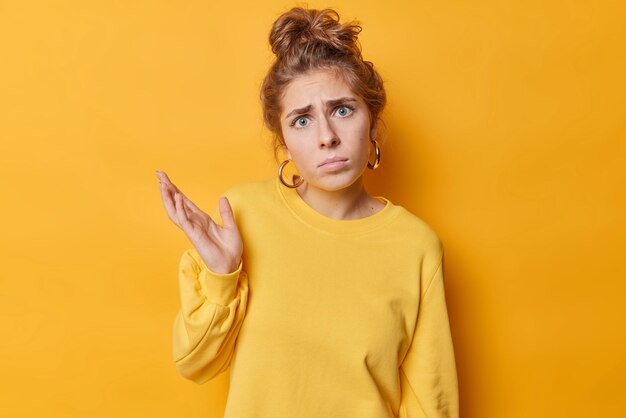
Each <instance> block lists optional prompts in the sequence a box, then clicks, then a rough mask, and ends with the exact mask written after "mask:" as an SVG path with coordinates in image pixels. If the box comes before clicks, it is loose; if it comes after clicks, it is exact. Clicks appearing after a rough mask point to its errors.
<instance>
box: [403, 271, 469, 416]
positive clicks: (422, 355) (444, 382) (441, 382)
mask: <svg viewBox="0 0 626 418" xmlns="http://www.w3.org/2000/svg"><path fill="white" fill-rule="evenodd" d="M400 383H401V390H402V397H401V402H400V409H399V418H444V417H446V418H458V416H459V399H458V397H459V395H458V382H457V373H456V364H455V358H454V348H453V345H452V336H451V332H450V324H449V320H448V311H447V307H446V300H445V291H444V280H443V263H440V264H439V267H438V268H437V271H436V272H435V273H434V276H433V278H432V280H431V281H430V283H429V285H428V287H427V289H426V291H425V293H424V295H423V297H422V301H421V303H420V307H419V313H418V318H417V324H416V328H415V333H414V335H413V342H412V344H411V347H410V348H409V350H408V352H407V354H406V356H405V357H404V360H403V361H402V365H401V367H400Z"/></svg>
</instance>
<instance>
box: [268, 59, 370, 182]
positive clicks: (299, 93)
mask: <svg viewBox="0 0 626 418" xmlns="http://www.w3.org/2000/svg"><path fill="white" fill-rule="evenodd" d="M281 104H282V113H281V115H280V124H281V127H282V133H283V138H284V140H285V145H286V148H287V149H286V153H287V157H288V158H290V159H291V160H292V161H293V162H294V164H295V165H296V169H297V170H298V174H300V175H301V176H302V177H303V178H304V180H305V181H306V182H307V183H308V187H315V188H318V189H323V190H327V191H335V190H340V189H344V188H346V187H349V186H350V185H352V184H353V183H354V182H355V181H356V180H358V179H360V177H361V175H362V174H363V170H365V167H366V165H367V160H368V157H369V147H370V145H369V144H370V143H369V140H370V138H373V135H374V132H370V117H369V112H368V108H367V105H366V104H365V102H364V101H363V99H361V98H360V97H359V96H357V95H356V94H354V93H353V92H352V91H351V90H350V88H349V87H348V85H347V84H346V83H345V82H344V81H343V79H342V78H341V77H340V76H339V75H336V74H335V73H333V72H332V71H329V70H317V71H313V72H310V73H307V74H304V75H301V76H299V77H297V78H295V79H294V80H293V81H292V82H291V83H290V84H289V85H288V86H287V87H286V89H285V91H284V95H283V98H282V103H281ZM328 159H333V160H337V161H334V162H328V163H325V162H326V161H327V160H328Z"/></svg>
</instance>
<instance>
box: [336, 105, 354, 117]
mask: <svg viewBox="0 0 626 418" xmlns="http://www.w3.org/2000/svg"><path fill="white" fill-rule="evenodd" d="M342 110H343V112H342ZM353 110H354V108H353V107H351V106H348V105H341V106H339V107H338V108H337V114H338V115H339V116H341V117H346V116H348V115H349V114H351V113H352V111H353Z"/></svg>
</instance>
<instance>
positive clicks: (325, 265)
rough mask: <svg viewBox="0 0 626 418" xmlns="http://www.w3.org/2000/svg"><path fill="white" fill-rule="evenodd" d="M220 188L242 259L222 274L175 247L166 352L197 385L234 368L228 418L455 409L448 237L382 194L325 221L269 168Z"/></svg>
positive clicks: (381, 417) (437, 413)
mask: <svg viewBox="0 0 626 418" xmlns="http://www.w3.org/2000/svg"><path fill="white" fill-rule="evenodd" d="M224 195H225V196H227V197H228V199H229V202H230V204H231V206H232V208H233V213H234V215H235V221H236V222H237V225H238V227H239V230H240V232H241V235H242V239H243V248H244V252H243V256H242V262H241V264H240V265H239V268H238V269H237V271H235V272H233V273H228V274H218V273H215V272H212V271H210V270H209V269H208V268H207V266H206V265H205V264H204V261H203V260H202V259H201V258H200V256H199V255H198V253H197V251H196V250H195V249H194V248H193V247H192V248H190V249H188V250H186V251H185V252H184V253H183V255H182V258H181V260H180V266H179V271H178V274H179V285H180V303H181V309H180V311H179V312H178V314H177V316H176V318H175V321H174V327H173V357H174V361H175V364H176V368H177V370H178V371H179V373H180V374H181V375H182V376H184V377H185V378H187V379H190V380H192V381H194V382H197V383H205V382H206V381H208V380H209V379H212V378H214V377H215V376H217V375H218V374H220V373H222V372H224V371H226V370H227V369H230V376H229V377H230V388H229V392H228V399H227V403H226V410H225V414H224V417H225V418H251V417H260V418H308V417H311V418H328V417H337V418H387V417H400V418H418V417H419V418H423V417H428V418H435V417H455V418H456V417H458V414H459V405H458V386H457V374H456V367H455V358H454V349H453V345H452V338H451V333H450V327H449V321H448V313H447V308H446V301H445V294H444V279H443V264H442V256H443V252H442V251H443V249H442V245H441V242H440V240H439V238H438V236H437V235H436V233H435V232H434V231H433V230H432V229H431V228H430V227H429V226H428V225H427V224H426V223H425V222H424V221H422V220H421V219H419V218H418V217H416V216H415V215H413V214H411V213H410V212H408V211H407V210H406V209H404V208H403V207H402V206H398V205H394V204H393V203H391V201H389V200H388V199H385V198H383V197H378V199H379V200H381V201H382V202H384V203H385V204H386V206H385V207H384V208H383V209H382V210H381V211H379V212H377V213H375V214H374V215H372V216H369V217H366V218H361V219H355V220H336V219H331V218H328V217H326V216H324V215H322V214H320V213H319V212H317V211H316V210H314V209H313V208H311V207H310V206H308V204H306V202H304V200H302V198H301V197H300V195H299V194H298V193H297V191H296V190H295V189H288V188H286V187H285V186H283V185H281V184H280V182H279V181H278V179H277V178H272V179H269V180H261V181H256V182H250V183H245V184H240V185H237V186H234V187H232V188H230V189H229V190H228V191H227V192H226V193H224ZM213 216H216V217H214V219H215V220H216V222H218V223H220V224H221V217H220V216H219V211H218V210H217V209H215V210H214V214H213Z"/></svg>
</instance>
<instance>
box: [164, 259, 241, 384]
mask: <svg viewBox="0 0 626 418" xmlns="http://www.w3.org/2000/svg"><path fill="white" fill-rule="evenodd" d="M178 276H179V286H180V304H181V308H180V310H179V312H178V313H177V315H176V319H175V320H174V328H173V356H174V361H175V363H176V368H177V370H178V372H179V373H180V374H181V375H182V376H183V377H185V378H187V379H190V380H192V381H194V382H196V383H199V384H202V383H205V382H207V381H208V380H210V379H212V378H214V377H215V376H217V375H219V374H220V373H222V372H224V371H225V370H227V369H228V367H229V365H230V360H231V358H232V355H233V350H234V348H235V341H236V339H237V336H238V334H239V329H240V328H241V324H242V322H243V319H244V316H245V313H246V305H247V299H248V277H247V274H246V272H245V271H243V270H242V263H240V264H239V267H238V268H237V270H236V271H234V272H232V273H226V274H218V273H215V272H213V271H211V270H210V269H208V267H207V266H206V264H204V261H203V260H202V258H201V257H200V256H199V254H198V252H197V251H196V250H195V248H191V249H188V250H186V251H185V252H184V254H183V256H182V258H181V260H180V264H179V270H178Z"/></svg>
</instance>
